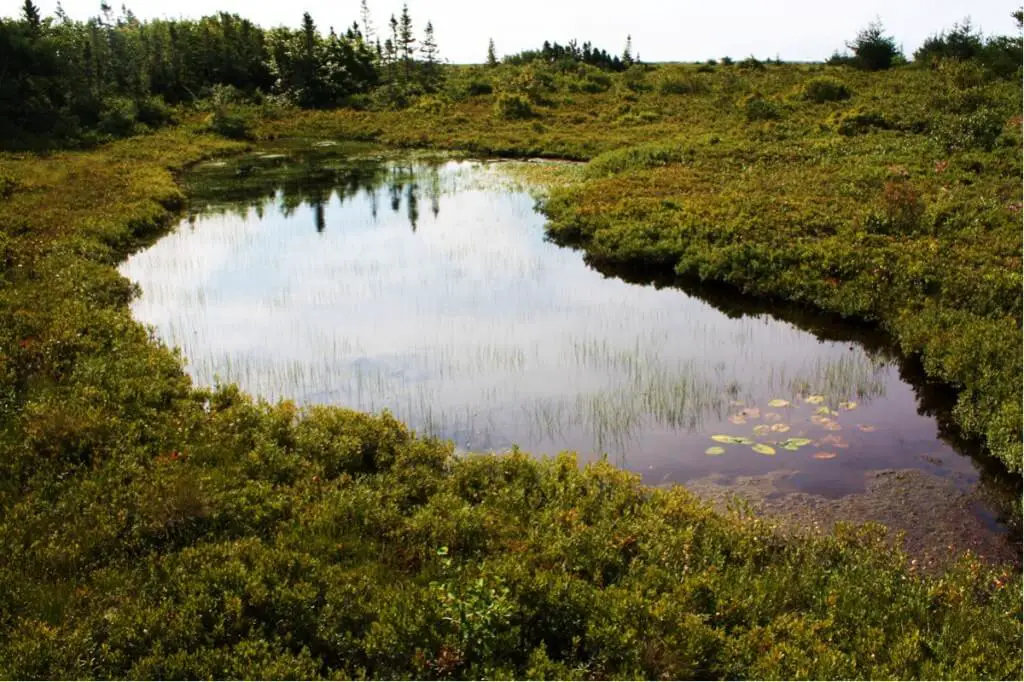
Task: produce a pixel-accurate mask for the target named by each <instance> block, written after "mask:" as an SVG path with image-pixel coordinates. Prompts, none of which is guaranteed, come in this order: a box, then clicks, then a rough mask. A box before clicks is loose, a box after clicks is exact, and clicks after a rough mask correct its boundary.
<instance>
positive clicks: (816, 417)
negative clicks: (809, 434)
mask: <svg viewBox="0 0 1024 682" xmlns="http://www.w3.org/2000/svg"><path fill="white" fill-rule="evenodd" d="M830 421H832V417H826V416H825V415H823V414H812V415H811V423H812V424H817V425H819V426H821V425H822V424H828V423H829V422H830Z"/></svg>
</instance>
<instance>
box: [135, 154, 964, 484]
mask: <svg viewBox="0 0 1024 682" xmlns="http://www.w3.org/2000/svg"><path fill="white" fill-rule="evenodd" d="M252 163H253V167H252V169H251V170H250V171H249V172H248V173H246V174H245V175H244V176H239V175H238V174H237V172H236V171H235V170H234V169H233V168H232V167H231V166H228V165H225V166H210V167H207V168H206V169H204V170H201V171H200V172H198V173H196V174H194V175H193V176H192V177H191V179H190V196H191V198H192V203H191V207H192V214H191V215H190V217H189V219H188V221H186V222H185V223H183V225H182V226H180V227H179V228H178V229H177V230H176V231H175V232H173V233H172V234H170V235H168V236H166V237H165V238H163V239H162V240H160V242H158V243H157V244H156V245H155V246H154V247H153V248H151V249H149V250H147V251H145V252H142V253H140V254H138V255H137V256H135V257H134V258H132V259H131V260H129V261H128V262H127V263H126V264H125V266H124V267H123V272H124V273H125V274H126V275H127V276H128V277H130V278H131V279H133V280H135V281H137V282H139V283H140V285H141V287H142V291H143V296H142V297H141V298H140V299H139V300H138V301H137V302H136V303H135V306H134V310H135V313H136V315H137V316H138V317H139V318H140V319H142V320H144V321H146V322H148V323H151V324H153V325H155V327H156V328H157V330H158V333H159V334H160V336H161V337H162V338H164V339H165V340H167V342H168V343H170V344H172V345H176V346H180V347H181V348H182V350H183V352H184V354H185V356H186V358H187V360H188V365H187V367H188V370H189V372H190V373H191V374H192V376H193V377H194V378H195V379H196V380H197V381H198V382H199V383H201V384H212V383H214V382H215V381H217V380H220V381H225V382H238V383H239V384H240V385H241V386H242V387H243V388H244V389H246V390H249V391H251V392H253V393H256V394H258V395H261V396H264V397H266V398H269V399H272V400H273V399H277V398H293V399H296V400H297V401H299V402H301V403H312V402H317V403H334V404H341V405H346V406H350V407H353V408H356V409H360V410H367V411H379V410H382V409H389V410H391V411H392V412H394V413H395V414H396V416H398V417H399V418H401V419H403V420H404V421H406V422H408V423H409V424H410V425H411V426H412V427H413V428H415V429H417V430H419V431H421V432H425V433H430V434H435V435H438V436H441V437H444V438H451V439H454V440H455V441H456V443H457V444H458V445H459V446H460V447H462V448H465V449H472V450H477V449H493V450H500V449H505V448H508V447H511V446H512V445H513V444H518V445H519V446H521V447H523V448H524V449H528V450H530V451H533V452H537V453H541V452H548V453H552V452H556V451H559V450H562V449H573V450H578V451H580V452H581V453H584V455H585V456H597V455H598V454H600V453H609V454H610V455H611V456H612V457H613V458H615V459H616V461H618V462H619V463H621V464H623V465H625V466H628V467H630V468H633V469H635V470H638V471H641V472H643V473H644V474H645V475H646V476H647V478H648V480H650V481H651V482H660V481H661V480H678V481H683V480H688V479H691V478H694V477H698V476H703V475H706V474H708V473H709V472H720V473H724V474H728V475H740V474H756V473H764V472H767V471H771V470H775V469H779V468H788V469H798V470H799V471H800V472H801V474H802V476H803V478H801V479H800V480H801V481H802V485H803V486H805V487H806V488H807V489H808V490H811V491H813V490H814V489H815V488H816V487H823V486H824V485H825V482H826V481H827V483H828V486H829V487H830V489H836V487H837V486H838V488H839V489H842V490H854V489H856V488H857V487H858V486H860V485H862V481H863V479H862V477H860V476H859V474H861V473H863V472H864V471H867V470H872V469H877V468H880V467H914V468H921V469H925V470H928V471H930V472H933V473H935V472H938V473H940V474H942V475H944V476H948V477H950V478H955V479H956V480H958V481H961V482H963V483H964V484H965V485H966V484H969V483H970V482H972V481H975V480H977V477H978V474H977V472H976V471H975V469H974V467H973V466H972V464H971V460H970V459H967V458H964V457H961V456H959V455H958V454H957V453H956V451H955V450H954V449H953V447H952V446H951V445H950V443H948V442H945V441H944V440H943V439H942V437H941V434H937V433H936V430H937V427H936V421H935V419H934V418H933V417H932V416H931V414H932V413H931V412H929V411H928V410H927V409H924V408H923V407H922V405H924V404H925V403H926V401H925V400H924V399H923V398H922V395H923V394H922V392H921V389H920V387H919V386H920V382H918V383H915V381H913V380H910V381H908V379H907V376H905V375H906V366H905V359H902V358H900V356H899V355H898V354H896V353H895V352H894V349H892V348H891V347H890V346H889V345H888V344H887V343H884V342H882V341H879V340H878V339H876V338H874V337H873V336H871V335H870V334H867V333H866V332H864V331H863V329H862V328H856V327H852V326H849V325H846V326H844V325H843V324H842V323H840V322H838V321H833V320H831V319H830V318H825V317H822V316H813V315H808V314H806V312H804V311H800V310H799V309H784V308H783V307H780V306H777V305H775V304H769V303H763V302H760V303H759V302H750V301H748V300H746V299H740V298H738V297H736V296H735V294H734V293H731V292H728V291H726V290H721V289H719V290H715V289H713V288H704V289H701V288H697V287H693V286H690V285H688V284H687V283H680V282H676V281H667V280H666V281H659V282H656V284H657V285H658V286H649V285H647V284H648V283H649V281H650V275H649V274H647V275H645V278H644V279H643V280H642V283H643V284H641V283H632V282H630V281H629V280H630V279H637V278H636V277H633V276H632V275H631V273H628V272H615V271H611V270H609V269H607V268H602V269H603V271H604V272H605V274H606V275H608V276H604V275H602V274H600V273H599V272H597V271H595V270H594V269H592V268H590V267H588V266H587V265H586V264H585V263H584V262H583V261H582V259H581V258H580V256H579V254H578V253H576V252H574V251H572V250H571V249H569V248H563V247H560V246H557V245H554V244H551V243H549V242H547V241H545V239H544V236H543V235H544V233H543V224H544V219H543V217H542V216H540V215H538V214H537V212H536V211H535V210H534V200H533V199H532V198H531V197H530V196H529V195H528V194H526V193H524V192H522V191H511V190H510V189H509V188H508V184H509V183H508V180H507V176H506V175H505V174H504V173H503V172H502V170H501V165H497V166H495V165H489V164H481V163H478V162H450V161H444V160H438V159H434V160H431V159H418V160H408V159H401V160H397V161H386V162H383V161H380V160H375V159H361V160H360V159H347V160H341V159H322V158H320V159H302V158H299V159H294V158H289V157H274V156H264V157H256V158H255V160H254V161H253V162H252ZM442 204H443V208H444V210H443V211H442V210H441V209H442ZM382 205H383V206H384V208H383V210H382ZM425 205H426V206H429V211H422V212H421V206H425ZM388 208H390V210H388ZM310 225H312V228H313V229H311V228H310ZM669 285H671V286H669ZM679 286H682V287H683V290H680V289H679V288H678V287H679ZM807 330H810V331H811V332H813V333H809V331H807ZM851 342H855V343H851ZM844 406H845V407H844ZM823 410H825V412H822V411H823ZM939 428H942V427H941V422H940V427H939ZM711 436H720V437H729V438H733V439H738V440H740V441H742V442H738V443H732V442H727V443H724V444H722V445H721V448H722V450H723V453H722V454H721V455H720V456H718V455H717V454H716V455H715V456H707V455H705V452H706V451H708V450H709V449H710V448H709V446H710V447H714V448H717V447H719V445H716V441H713V440H712V439H711ZM747 440H749V441H750V443H746V442H745V441H747ZM803 441H807V444H805V445H796V444H797V443H802V442H803ZM753 445H760V446H764V447H768V448H770V449H772V453H771V455H766V454H759V453H758V452H756V451H754V450H753V448H752V446H753ZM789 446H793V447H794V449H793V450H790V449H787V447H789ZM762 450H763V448H762ZM822 453H825V454H832V455H834V457H830V458H818V459H816V458H815V455H816V454H822ZM936 462H938V464H937V463H936Z"/></svg>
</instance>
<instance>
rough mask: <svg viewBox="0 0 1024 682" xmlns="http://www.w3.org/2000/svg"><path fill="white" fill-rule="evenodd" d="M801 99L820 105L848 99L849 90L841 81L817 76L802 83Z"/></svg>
mask: <svg viewBox="0 0 1024 682" xmlns="http://www.w3.org/2000/svg"><path fill="white" fill-rule="evenodd" d="M802 95H803V98H804V99H806V100H809V101H811V102H815V103H818V104H821V103H823V102H839V101H842V100H845V99H850V95H851V93H850V90H849V88H847V87H846V84H845V83H843V82H842V81H840V80H838V79H836V78H832V77H830V76H818V77H816V78H812V79H810V80H808V81H807V82H806V83H804V87H803V92H802Z"/></svg>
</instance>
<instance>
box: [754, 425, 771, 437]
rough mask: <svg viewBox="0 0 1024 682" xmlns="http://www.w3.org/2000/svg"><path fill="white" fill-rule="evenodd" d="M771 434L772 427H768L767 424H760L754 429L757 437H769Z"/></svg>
mask: <svg viewBox="0 0 1024 682" xmlns="http://www.w3.org/2000/svg"><path fill="white" fill-rule="evenodd" d="M771 432H772V427H770V426H768V425H767V424H758V425H757V426H755V427H754V435H755V436H767V435H768V434H769V433H771Z"/></svg>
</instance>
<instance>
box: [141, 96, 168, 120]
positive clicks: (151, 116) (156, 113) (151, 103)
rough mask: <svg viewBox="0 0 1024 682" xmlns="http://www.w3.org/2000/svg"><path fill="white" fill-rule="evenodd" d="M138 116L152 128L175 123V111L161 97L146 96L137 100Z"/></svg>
mask: <svg viewBox="0 0 1024 682" xmlns="http://www.w3.org/2000/svg"><path fill="white" fill-rule="evenodd" d="M135 106H136V108H137V111H138V113H137V118H138V120H139V123H143V124H145V125H147V126H149V127H150V128H160V127H162V126H165V125H168V124H170V123H174V112H173V111H171V108H170V107H168V106H167V104H166V103H165V102H164V101H163V99H162V98H160V97H144V98H142V99H139V100H137V101H136V102H135Z"/></svg>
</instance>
